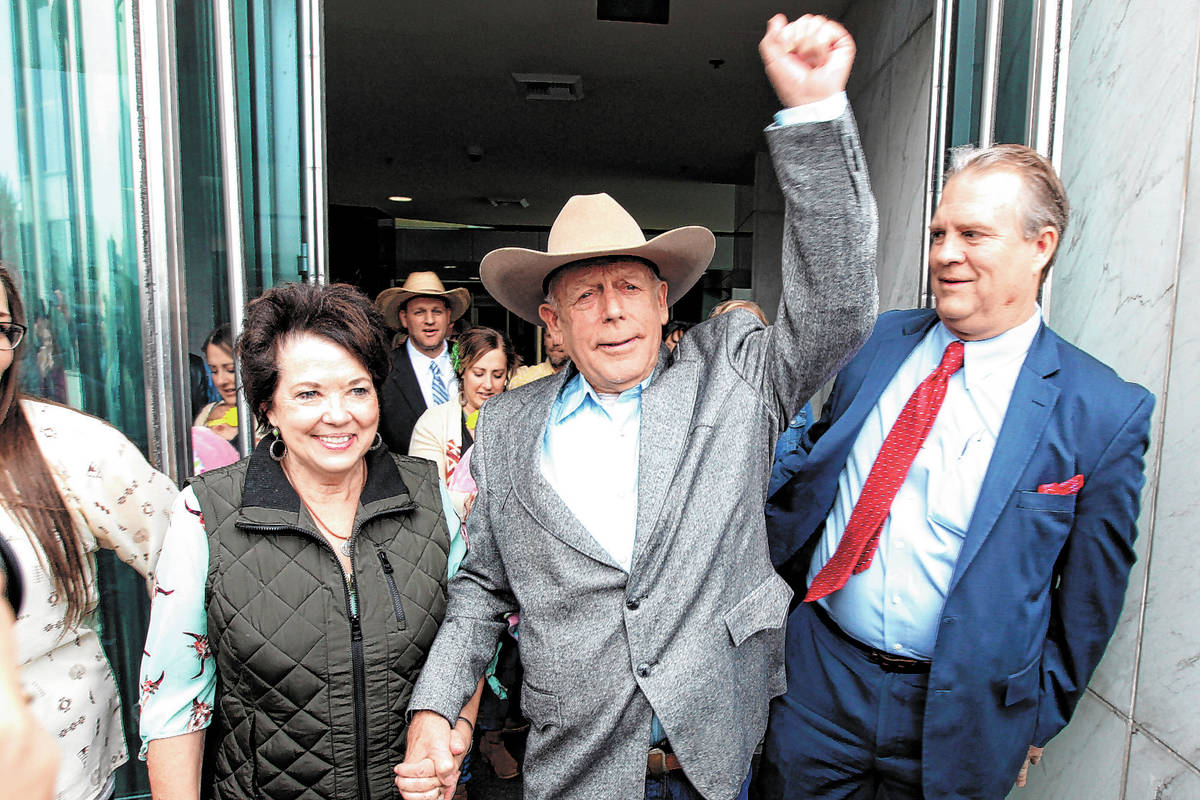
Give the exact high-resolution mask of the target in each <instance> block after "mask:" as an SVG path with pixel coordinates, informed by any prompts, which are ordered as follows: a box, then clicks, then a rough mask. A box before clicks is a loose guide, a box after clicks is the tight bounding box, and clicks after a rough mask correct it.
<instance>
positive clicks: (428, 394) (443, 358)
mask: <svg viewBox="0 0 1200 800" xmlns="http://www.w3.org/2000/svg"><path fill="white" fill-rule="evenodd" d="M404 346H405V347H406V348H408V360H409V361H410V362H412V365H413V372H415V373H417V384H418V385H420V387H421V396H422V397H424V398H425V407H426V408H433V407H434V406H436V405H440V404H439V403H437V402H435V401H434V399H433V373H432V372H430V371H429V365H430V364H432V363H433V362H435V361H436V362H437V365H438V369H439V370H441V371H442V383H444V384H445V385H446V392H447V393H448V394H449V397H450V399H451V400H454V399H456V398H457V397H458V376H456V375H455V374H454V365H453V364H451V363H450V348H449V347H446V343H445V342H442V352H441V353H439V354H438V356H437V358H430V357H429V356H427V355H425V354H424V353H422V352H421V351H420V350H418V349H417V348H416V347H415V346H414V345H413V343H412V338H411V337H410V338H409V339H408V341H406V342H405V343H404Z"/></svg>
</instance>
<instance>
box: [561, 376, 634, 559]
mask: <svg viewBox="0 0 1200 800" xmlns="http://www.w3.org/2000/svg"><path fill="white" fill-rule="evenodd" d="M649 383H650V379H649V378H646V380H644V381H642V382H641V383H640V384H638V385H637V386H635V387H633V388H632V389H628V390H626V391H624V392H621V393H620V394H611V395H606V394H599V393H598V392H597V391H596V390H595V389H593V388H592V385H591V384H590V383H588V382H587V381H586V380H584V379H583V375H581V374H579V373H576V374H575V376H574V377H572V378H571V379H570V380H569V381H567V383H566V385H565V386H564V387H563V388H562V391H561V392H560V393H559V395H558V398H557V399H556V400H555V401H554V405H553V406H551V408H550V417H549V419H548V421H547V423H546V433H545V435H544V437H543V438H542V454H541V468H542V474H543V475H544V476H545V477H546V480H547V481H548V482H549V484H550V486H552V487H553V488H554V491H556V492H558V495H559V496H560V497H561V498H562V499H563V501H564V502H565V503H566V504H567V508H569V509H571V513H573V514H574V515H575V517H576V519H578V520H579V521H580V522H581V523H583V527H584V528H586V529H587V531H588V533H590V534H592V536H594V537H595V539H596V541H597V542H598V543H599V544H600V546H601V547H603V548H604V549H605V550H606V551H607V552H608V554H609V555H611V556H612V557H613V560H614V561H616V562H617V563H618V564H619V565H620V566H621V569H623V570H625V571H626V572H629V569H630V566H631V565H632V562H633V539H634V535H635V533H636V530H637V510H638V492H637V488H638V443H639V441H640V440H641V432H640V429H641V422H642V390H643V389H644V388H645V387H646V386H647V385H648V384H649Z"/></svg>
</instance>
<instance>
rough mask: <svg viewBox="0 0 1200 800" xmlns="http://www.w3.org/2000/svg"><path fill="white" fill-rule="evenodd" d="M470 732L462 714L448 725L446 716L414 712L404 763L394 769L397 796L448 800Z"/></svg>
mask: <svg viewBox="0 0 1200 800" xmlns="http://www.w3.org/2000/svg"><path fill="white" fill-rule="evenodd" d="M472 733H473V731H472V729H471V725H470V723H468V722H467V721H466V720H465V719H463V718H462V717H459V718H458V720H457V722H456V723H455V725H454V727H453V728H451V727H450V723H449V722H448V721H447V720H446V718H445V717H443V716H442V715H441V714H437V713H435V712H433V711H418V712H416V713H415V714H413V718H412V722H410V723H409V726H408V748H407V750H406V752H405V755H404V763H402V764H397V765H396V767H395V769H394V770H393V772H395V773H396V788H397V789H399V790H400V796H401V797H403V798H404V800H450V798H451V797H453V796H454V789H455V787H456V786H457V785H458V776H459V771H460V768H461V767H462V762H463V758H465V757H466V755H467V751H468V750H470V749H471V736H472Z"/></svg>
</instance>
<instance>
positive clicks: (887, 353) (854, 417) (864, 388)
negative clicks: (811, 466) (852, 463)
mask: <svg viewBox="0 0 1200 800" xmlns="http://www.w3.org/2000/svg"><path fill="white" fill-rule="evenodd" d="M937 321H938V319H937V315H936V314H934V313H933V312H932V311H931V312H930V313H929V316H928V317H924V318H919V319H916V320H913V321H912V322H910V323H909V324H908V325H907V326H906V327H904V328H903V329H902V330H901V331H900V335H899V336H888V337H885V338H884V340H883V341H881V342H880V344H879V347H878V348H877V349H876V350H875V355H874V357H873V358H872V359H871V365H870V366H869V367H867V371H866V373H865V375H864V377H863V381H862V384H861V385H860V386H859V387H858V390H857V391H855V392H854V394H853V397H852V399H851V400H850V404H849V406H847V408H846V410H845V412H844V413H842V414H841V416H840V417H839V419H838V420H837V423H836V427H837V428H838V429H840V430H841V431H842V438H843V439H847V438H848V441H841V442H831V444H832V445H833V446H834V447H838V448H841V449H843V450H844V452H843V454H842V459H841V463H843V464H844V463H845V460H846V457H847V456H848V455H849V453H850V448H851V447H853V446H854V440H855V439H857V438H858V432H859V429H861V428H862V425H863V421H864V420H865V419H866V418H867V414H869V413H870V412H871V409H873V408H874V407H875V404H876V403H878V402H879V398H880V397H881V396H882V395H883V390H884V389H886V388H887V387H888V384H889V383H891V382H892V378H894V377H895V376H896V371H897V370H898V369H900V365H901V364H903V363H904V360H905V359H906V358H908V356H909V354H911V353H912V351H913V350H914V349H915V348H916V346H917V345H918V344H920V343H921V340H922V339H924V338H925V334H927V333H928V332H929V329H930V328H932V327H933V326H934V324H936V323H937ZM826 436H828V434H826ZM822 441H824V437H823V438H822ZM834 477H835V478H836V477H837V476H836V475H835V476H834ZM835 486H836V482H835ZM826 510H827V511H828V509H826Z"/></svg>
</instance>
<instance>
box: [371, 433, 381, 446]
mask: <svg viewBox="0 0 1200 800" xmlns="http://www.w3.org/2000/svg"><path fill="white" fill-rule="evenodd" d="M381 447H383V437H382V436H380V435H379V431H375V441H373V442H371V448H370V449H371V450H378V449H379V448H381Z"/></svg>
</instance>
